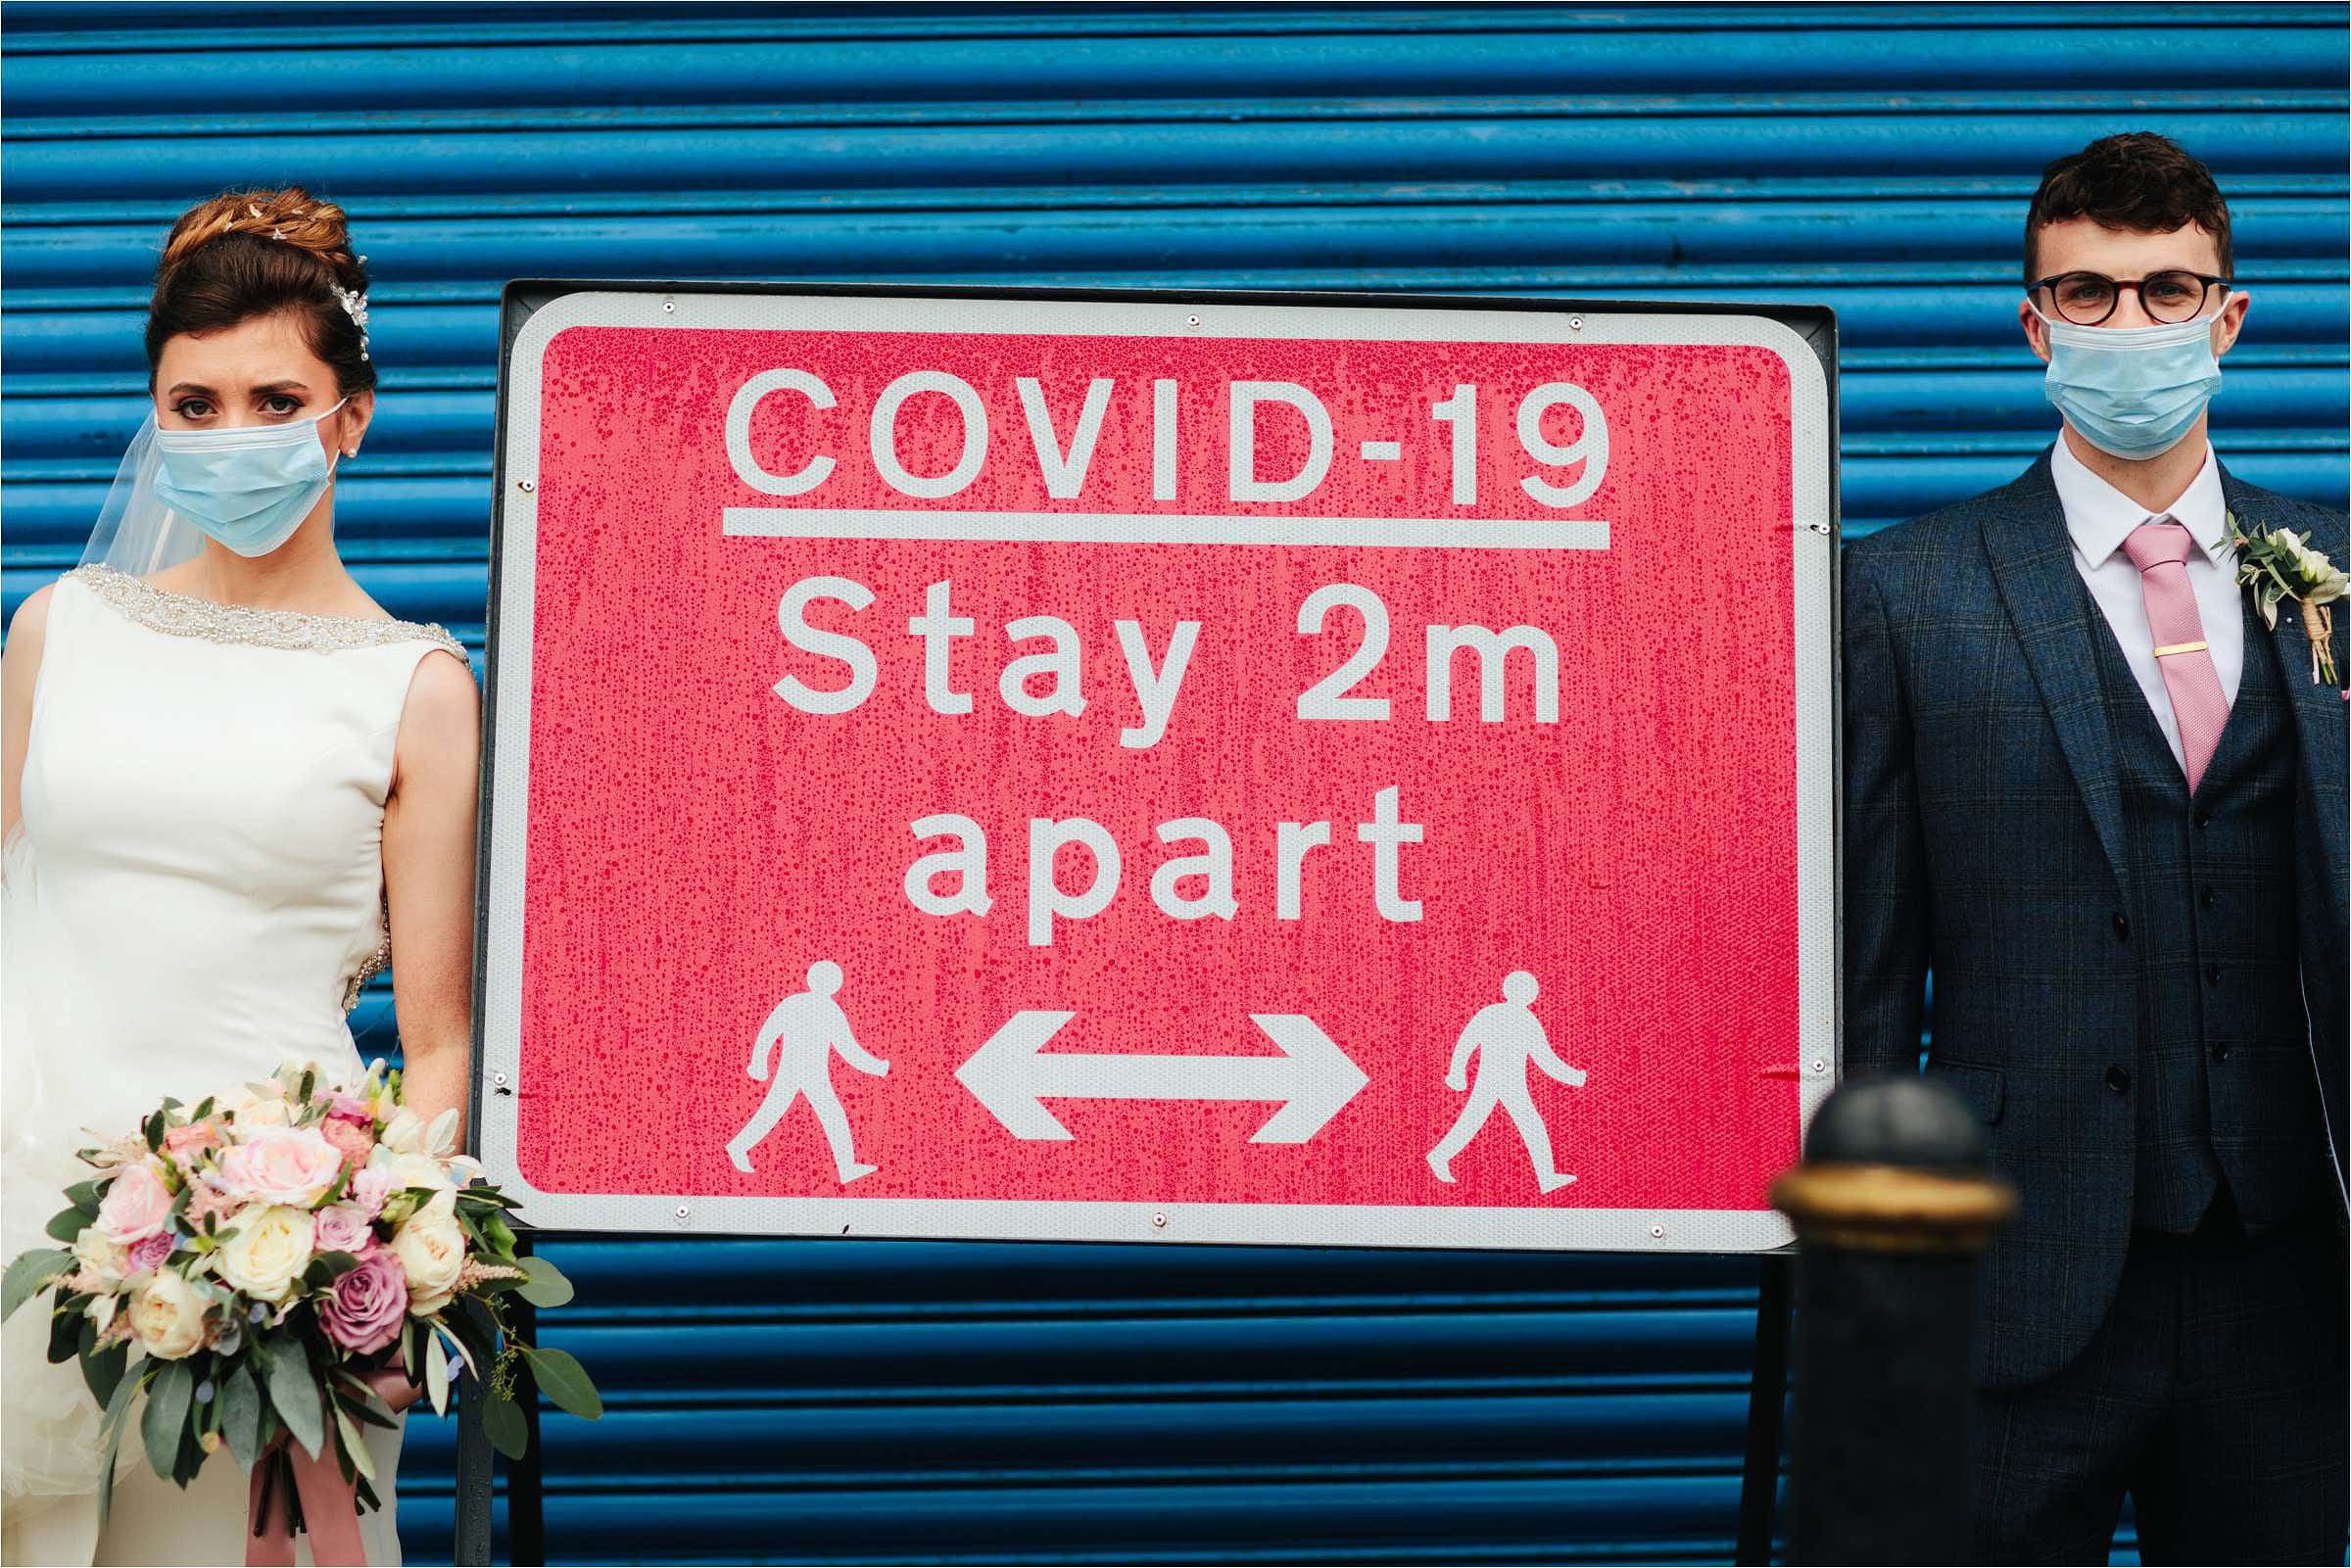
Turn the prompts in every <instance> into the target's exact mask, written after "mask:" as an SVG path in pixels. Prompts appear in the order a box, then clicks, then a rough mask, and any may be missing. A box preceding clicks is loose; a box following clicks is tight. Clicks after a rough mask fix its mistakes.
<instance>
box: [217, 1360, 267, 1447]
mask: <svg viewBox="0 0 2351 1568" xmlns="http://www.w3.org/2000/svg"><path fill="white" fill-rule="evenodd" d="M220 1435H221V1436H222V1437H223V1438H226V1439H227V1440H228V1452H229V1457H231V1458H233V1459H235V1460H236V1461H237V1468H238V1469H240V1470H243V1471H245V1472H246V1473H247V1474H251V1473H252V1471H253V1462H254V1460H256V1459H258V1458H260V1457H261V1453H262V1389H261V1385H260V1384H258V1383H256V1382H255V1381H254V1380H253V1367H252V1365H251V1364H250V1363H248V1364H246V1365H243V1366H240V1367H238V1368H237V1370H236V1371H235V1372H234V1373H233V1374H232V1375H231V1376H230V1377H229V1380H228V1386H227V1387H226V1388H223V1389H222V1390H221V1391H220Z"/></svg>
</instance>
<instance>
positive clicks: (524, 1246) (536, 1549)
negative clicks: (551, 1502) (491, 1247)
mask: <svg viewBox="0 0 2351 1568" xmlns="http://www.w3.org/2000/svg"><path fill="white" fill-rule="evenodd" d="M514 1243H515V1244H514V1252H515V1254H516V1256H517V1257H526V1258H527V1257H528V1256H530V1252H531V1238H530V1236H529V1234H528V1233H527V1232H523V1231H517V1232H515V1238H514ZM506 1300H507V1302H508V1303H509V1304H510V1306H511V1308H512V1312H513V1319H514V1332H515V1333H517V1334H519V1335H521V1336H522V1338H523V1339H524V1340H525V1341H526V1342H528V1343H530V1344H533V1345H536V1344H538V1343H539V1308H537V1307H533V1306H532V1305H531V1304H530V1303H529V1302H526V1301H524V1300H523V1299H522V1298H521V1297H519V1296H509V1297H507V1298H506ZM520 1403H521V1405H522V1428H523V1438H524V1441H525V1442H526V1443H527V1444H528V1445H529V1447H527V1448H526V1449H523V1454H522V1457H521V1458H519V1459H509V1460H507V1461H506V1556H507V1559H508V1560H509V1561H511V1562H515V1563H544V1562H546V1561H547V1461H546V1457H545V1455H544V1454H542V1453H541V1452H540V1449H539V1397H538V1391H537V1390H535V1389H534V1390H533V1391H532V1393H531V1397H530V1398H528V1399H525V1400H523V1401H521V1402H520Z"/></svg>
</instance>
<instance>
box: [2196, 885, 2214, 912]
mask: <svg viewBox="0 0 2351 1568" xmlns="http://www.w3.org/2000/svg"><path fill="white" fill-rule="evenodd" d="M2196 902H2197V903H2198V904H2200V905H2202V906H2203V907H2204V908H2206V909H2210V908H2212V906H2213V905H2214V904H2216V903H2218V902H2220V900H2219V899H2218V898H2216V897H2214V896H2213V891H2212V887H2211V885H2210V884H2209V883H2207V884H2206V885H2205V886H2203V887H2202V888H2200V889H2198V890H2197V892H2196Z"/></svg>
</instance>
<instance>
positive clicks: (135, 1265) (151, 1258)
mask: <svg viewBox="0 0 2351 1568" xmlns="http://www.w3.org/2000/svg"><path fill="white" fill-rule="evenodd" d="M173 1245H174V1244H173V1242H172V1240H171V1233H170V1232H169V1231H163V1230H159V1231H157V1232H156V1233H155V1234H154V1235H152V1236H148V1237H144V1238H142V1239H140V1240H138V1241H134V1242H132V1243H131V1244H130V1266H129V1267H128V1268H126V1269H124V1270H123V1271H122V1274H123V1277H124V1278H125V1279H127V1278H129V1277H130V1276H131V1275H133V1274H144V1273H146V1272H147V1271H148V1270H149V1269H152V1268H156V1267H159V1266H160V1265H161V1264H162V1263H163V1260H164V1259H167V1258H168V1257H170V1256H171V1248H172V1246H173Z"/></svg>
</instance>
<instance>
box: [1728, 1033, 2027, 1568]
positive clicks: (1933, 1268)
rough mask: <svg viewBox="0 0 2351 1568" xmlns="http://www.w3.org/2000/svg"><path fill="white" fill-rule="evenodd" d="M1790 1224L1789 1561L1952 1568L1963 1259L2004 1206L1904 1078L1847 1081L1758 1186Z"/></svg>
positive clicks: (1966, 1271) (1980, 1166) (1963, 1431)
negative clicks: (1781, 1170) (1787, 1158)
mask: <svg viewBox="0 0 2351 1568" xmlns="http://www.w3.org/2000/svg"><path fill="white" fill-rule="evenodd" d="M1771 1201H1772V1203H1773V1205H1774V1206H1775V1207H1777V1208H1778V1209H1780V1210H1781V1211H1782V1212H1785V1213H1786V1214H1787V1215H1788V1217H1789V1218H1790V1219H1791V1220H1792V1221H1793V1222H1794V1223H1795V1225H1796V1232H1797V1241H1798V1246H1799V1253H1798V1257H1797V1265H1796V1395H1795V1410H1794V1414H1793V1416H1792V1421H1793V1428H1794V1434H1793V1435H1794V1442H1793V1452H1792V1455H1791V1471H1792V1474H1791V1478H1790V1506H1789V1521H1788V1548H1789V1560H1790V1561H1791V1562H1798V1563H1807V1564H1818V1563H1957V1562H1965V1561H1967V1560H1968V1556H1969V1551H1968V1512H1967V1466H1968V1451H1967V1449H1968V1424H1969V1406H1970V1402H1971V1401H1972V1399H1973V1395H1974V1387H1973V1380H1972V1378H1971V1375H1970V1368H1969V1355H1970V1350H1971V1339H1972V1336H1973V1332H1974V1327H1975V1303H1976V1288H1975V1287H1976V1260H1977V1256H1978V1255H1979V1254H1980V1253H1981V1252H1982V1251H1983V1249H1984V1244H1985V1243H1986V1242H1987V1241H1988V1240H1990V1239H1991V1233H1992V1231H1993V1230H1995V1229H1996V1228H1998V1226H1999V1224H2000V1222H2001V1221H2002V1220H2004V1219H2006V1218H2007V1217H2008V1213H2009V1211H2010V1210H2011V1209H2012V1208H2013V1207H2014V1204H2015V1197H2014V1194H2013V1193H2012V1192H2011V1191H2010V1190H2009V1189H2008V1187H2007V1186H2006V1185H2004V1184H2003V1183H2001V1182H2000V1181H1998V1180H1996V1179H1995V1178H1993V1177H1992V1176H1991V1174H1990V1173H1989V1171H1988V1170H1987V1168H1986V1165H1985V1153H1984V1133H1983V1129H1982V1128H1981V1127H1980V1126H1979V1125H1978V1124H1977V1122H1976V1119H1975V1117H1973V1116H1972V1115H1970V1114H1969V1112H1968V1110H1967V1108H1966V1107H1965V1106H1964V1105H1962V1104H1961V1103H1960V1102H1959V1100H1958V1099H1957V1098H1956V1097H1955V1096H1953V1095H1952V1094H1950V1093H1949V1092H1948V1091H1947V1090H1944V1089H1943V1088H1940V1087H1938V1086H1936V1085H1934V1084H1931V1083H1929V1082H1927V1081H1926V1080H1924V1079H1922V1078H1918V1077H1910V1076H1905V1077H1898V1078H1880V1079H1870V1080H1863V1081H1858V1082H1854V1083H1850V1084H1847V1085H1846V1086H1845V1087H1843V1088H1841V1089H1839V1090H1838V1091H1837V1092H1836V1093H1835V1094H1833V1095H1831V1096H1830V1097H1829V1100H1828V1103H1827V1104H1825V1105H1823V1106H1822V1107H1821V1108H1820V1113H1819V1115H1818V1116H1816V1117H1814V1118H1813V1121H1812V1129H1811V1133H1810V1136H1809V1137H1808V1138H1807V1139H1806V1143H1805V1150H1804V1163H1803V1164H1800V1165H1798V1166H1797V1167H1796V1168H1795V1169H1793V1170H1790V1171H1788V1172H1787V1173H1786V1174H1784V1175H1782V1176H1781V1177H1780V1179H1779V1180H1778V1181H1777V1182H1775V1183H1774V1184H1773V1186H1772V1189H1771Z"/></svg>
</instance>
